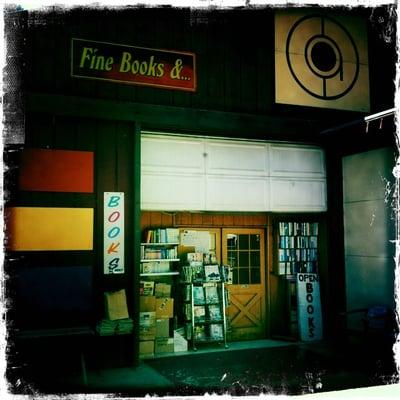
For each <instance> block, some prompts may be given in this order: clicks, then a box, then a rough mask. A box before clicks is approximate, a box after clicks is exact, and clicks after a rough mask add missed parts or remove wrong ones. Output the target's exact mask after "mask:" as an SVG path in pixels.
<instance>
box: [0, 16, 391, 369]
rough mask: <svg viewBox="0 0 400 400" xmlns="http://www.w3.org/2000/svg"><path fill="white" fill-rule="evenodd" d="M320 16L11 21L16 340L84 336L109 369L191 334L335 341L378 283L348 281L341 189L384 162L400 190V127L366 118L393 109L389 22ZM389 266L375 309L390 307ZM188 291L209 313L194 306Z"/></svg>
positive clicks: (11, 269)
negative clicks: (385, 37)
mask: <svg viewBox="0 0 400 400" xmlns="http://www.w3.org/2000/svg"><path fill="white" fill-rule="evenodd" d="M311 11H312V12H311ZM315 11H316V10H306V9H304V10H303V9H296V10H274V9H272V8H260V9H254V10H250V9H243V10H234V9H233V10H219V11H217V10H214V11H212V12H207V11H201V10H190V9H174V8H171V9H165V8H163V9H158V8H137V9H129V10H128V9H121V10H101V9H97V10H96V9H94V10H90V9H76V10H75V9H72V10H68V11H65V12H60V11H59V10H55V11H53V12H50V13H45V14H41V13H39V12H38V13H36V12H33V13H25V12H15V13H13V12H11V13H10V14H9V15H10V16H9V20H8V23H9V24H10V26H11V25H12V24H13V23H14V25H13V26H14V27H15V26H17V28H18V29H20V30H21V31H22V32H24V35H23V36H24V38H25V39H26V41H25V43H23V42H22V41H21V42H18V46H17V50H16V60H17V61H16V62H18V61H19V62H22V63H23V65H24V70H23V74H21V87H22V88H23V89H24V90H26V99H25V100H26V106H25V119H24V121H25V125H24V134H23V135H19V136H18V135H17V137H14V138H13V137H11V136H10V137H9V138H8V142H7V143H6V152H5V158H6V162H9V163H10V165H12V166H13V168H10V170H8V171H7V173H6V183H7V184H8V185H9V187H10V196H9V198H8V199H7V204H6V206H7V214H6V215H7V218H8V219H7V222H6V224H7V229H8V246H7V263H6V269H7V273H9V274H10V278H11V279H10V284H9V293H10V294H11V295H12V296H14V297H15V307H13V308H12V309H11V310H10V321H11V325H10V327H11V329H14V328H17V331H16V332H17V333H18V332H20V333H21V332H23V331H29V332H33V331H35V330H36V331H37V330H41V331H44V330H47V331H49V330H57V329H64V328H67V330H69V332H71V329H73V328H74V327H76V326H81V327H82V326H85V327H88V329H89V330H90V329H92V333H91V334H90V335H93V337H94V340H93V341H92V343H93V346H94V349H92V354H91V355H92V356H93V359H94V360H95V361H93V362H95V363H98V364H102V365H107V366H109V365H111V364H113V363H118V364H123V365H131V364H135V363H138V362H139V359H140V357H141V356H156V357H157V354H158V353H165V352H172V353H173V352H174V351H175V349H179V350H182V349H185V346H186V345H187V346H188V348H189V350H190V349H192V348H193V347H196V346H203V345H204V343H197V342H196V337H195V334H196V332H197V334H198V337H197V339H199V340H198V342H202V341H203V339H204V340H205V339H206V338H208V339H217V340H216V341H217V342H222V343H223V342H224V341H225V342H227V345H229V342H230V341H238V340H255V339H270V338H279V339H288V340H299V338H301V339H302V340H319V339H321V338H332V337H333V336H335V335H338V330H337V326H338V323H339V321H342V317H340V314H341V313H342V312H344V311H346V310H348V309H349V308H352V307H353V305H354V304H356V303H357V301H354V302H353V303H351V301H350V302H349V299H351V298H352V296H355V295H354V293H353V292H352V291H351V289H349V288H350V287H353V286H352V285H353V284H352V283H351V280H352V279H355V280H357V279H361V283H360V286H363V285H364V284H365V285H369V284H370V279H368V278H366V277H363V276H362V274H359V273H357V271H356V270H355V269H354V268H353V269H352V267H351V266H349V267H347V265H349V264H348V263H351V260H350V258H349V257H351V256H354V255H355V254H354V253H352V250H354V248H351V246H350V247H349V242H348V241H347V242H345V239H346V240H348V238H349V236H348V235H349V232H350V230H351V229H350V228H349V226H350V225H351V223H350V225H349V221H350V219H349V218H351V217H346V219H345V220H343V215H344V214H345V215H350V216H351V215H353V214H351V213H350V214H346V213H347V212H349V208H345V210H344V211H343V204H344V203H346V201H347V202H350V203H351V202H352V201H353V200H354V198H351V196H350V197H343V193H344V192H343V190H344V189H343V185H344V184H345V185H346V183H347V182H350V181H351V176H353V175H354V173H355V171H356V170H357V168H358V166H357V165H361V164H354V162H355V161H353V164H352V163H351V160H354V159H346V160H349V161H348V162H347V161H346V162H345V163H346V164H344V165H345V168H343V167H342V158H343V157H344V156H348V157H352V155H354V154H358V153H364V152H366V151H379V150H380V149H382V148H386V149H387V150H385V151H384V152H383V153H379V154H381V156H382V158H379V157H378V156H377V157H378V158H376V159H375V160H377V159H379V160H382V165H384V166H385V167H384V168H383V169H382V170H380V171H379V173H380V174H382V173H383V172H382V171H385V174H387V175H385V177H386V176H389V175H390V171H391V168H393V165H394V164H393V162H394V155H395V145H394V142H395V140H394V134H393V132H394V127H393V120H392V117H391V116H388V117H385V119H384V121H383V122H381V121H382V120H383V118H382V119H378V120H377V121H375V122H371V123H370V124H369V125H367V124H365V122H363V120H362V118H364V116H365V115H368V114H374V113H376V112H378V111H381V110H384V109H390V108H392V107H393V92H394V87H393V76H394V62H393V60H394V46H393V43H386V42H384V43H382V29H383V28H382V27H381V26H380V25H379V24H378V23H377V22H376V21H378V17H379V15H380V14H379V13H382V14H385V10H384V9H378V10H375V11H374V12H373V13H372V15H373V17H372V19H370V20H368V18H369V17H370V14H371V10H367V9H354V10H346V12H345V13H344V14H343V13H341V11H340V10H328V9H325V10H322V9H318V10H317V11H318V13H315ZM371 20H372V21H373V23H371ZM243 24H244V25H245V26H246V27H247V29H238V26H242V25H243ZM10 29H11V28H10ZM14 29H15V28H14ZM367 29H368V34H369V40H368V41H366V40H365V39H366V32H367ZM304 35H306V36H307V35H308V36H307V37H306V39H305V38H304ZM216 38H218V40H216ZM301 46H303V47H304V48H305V53H304V57H303V56H302V57H300V58H299V57H298V48H299V47H301ZM303 47H301V48H303ZM10 51H11V50H10ZM18 57H19V60H18ZM376 59H380V60H382V62H381V63H376V62H373V63H371V62H369V60H376ZM383 60H385V62H384V61H383ZM17 96H18V95H17ZM10 118H11V117H10ZM349 121H350V122H352V121H355V122H354V123H353V122H352V123H351V124H350V125H349V127H348V126H347V125H346V126H341V125H343V124H344V123H345V122H349ZM366 127H367V128H366ZM332 128H333V129H332ZM360 138H362V139H360ZM374 154H375V153H374ZM373 159H374V158H373ZM365 162H366V164H368V161H365ZM388 171H389V172H388ZM346 174H347V175H346ZM344 177H347V178H348V179H347V180H346V179H344ZM389 178H390V176H389ZM389 178H388V179H389ZM378 186H379V184H378V183H377V188H378ZM377 191H379V189H377ZM346 193H348V192H345V194H346ZM352 199H353V200H352ZM374 200H376V199H374ZM357 201H358V200H357ZM352 204H353V203H352ZM387 217H388V214H385V218H383V219H384V223H383V224H382V226H381V228H380V229H382V230H383V231H384V232H386V233H387V232H389V233H388V235H389V236H388V237H390V234H391V233H390V232H392V231H390V229H392V228H391V226H390V221H389V220H387ZM389 219H390V218H389ZM352 223H353V224H354V221H353V222H352ZM360 229H362V228H360ZM152 235H157V237H156V238H155V237H154V236H152ZM168 235H172V236H170V237H169V238H168ZM346 235H347V236H346ZM171 237H172V238H171ZM385 237H386V236H385ZM367 239H368V240H370V238H369V237H368V238H367ZM388 240H389V239H388ZM393 251H394V250H393V249H392V248H389V247H385V248H384V249H383V250H382V251H381V253H379V256H380V257H381V258H382V259H384V260H383V261H382V268H383V269H384V271H385V272H384V277H382V275H380V274H378V275H379V276H381V278H380V279H381V280H382V282H381V288H382V290H381V295H377V296H376V297H375V298H374V299H373V302H379V303H385V302H386V303H390V299H391V298H392V295H393V286H390V283H389V282H390V280H391V278H392V277H393V275H392V274H393V267H392V265H391V263H390V261H389V260H390V259H391V257H392V253H393ZM200 254H201V255H200ZM367 256H371V257H373V255H367ZM345 257H346V262H345ZM196 263H197V264H196ZM346 263H347V264H346ZM215 265H216V266H217V267H216V268H211V266H215ZM188 266H192V267H196V266H197V267H202V268H203V269H200V272H199V274H203V275H202V277H201V278H199V277H198V276H197V277H196V278H194V277H195V272H194V269H193V268H192V269H191V270H190V273H189V275H190V278H188V277H187V276H185V275H184V271H186V272H187V270H186V269H185V268H186V267H188ZM207 269H208V270H209V272H208V273H207V272H206V270H207ZM213 274H214V275H213ZM300 276H301V279H300V278H299V277H300ZM296 279H297V280H298V279H300V280H303V281H302V282H303V283H304V285H306V286H304V291H305V292H304V299H307V301H308V303H306V304H305V307H306V308H305V309H306V310H312V311H313V312H312V313H311V311H309V314H310V315H308V316H306V317H307V321H308V325H307V326H303V325H302V323H301V324H300V331H302V330H303V328H304V329H305V332H308V333H307V334H308V338H307V337H305V336H302V332H300V333H299V332H298V321H299V315H298V310H297V300H298V299H300V297H299V298H297V295H298V291H296ZM383 281H384V282H383ZM66 282H68V285H67V284H66ZM301 285H302V283H297V287H302V286H301ZM196 287H200V292H202V293H203V294H204V295H205V296H206V292H207V291H208V290H210V291H214V290H215V293H217V298H216V299H217V300H216V301H214V302H210V304H208V303H207V297H205V300H204V304H200V303H199V304H194V302H193V301H192V299H193V297H194V293H195V292H199V289H196ZM354 287H357V288H358V287H359V286H358V285H356V284H354ZM368 287H369V286H368ZM206 288H213V289H207V290H206ZM69 290H73V293H74V294H73V301H71V296H70V295H69V292H68V291H69ZM306 290H308V292H307V291H306ZM357 290H358V289H357ZM365 290H367V291H368V290H369V289H367V286H365ZM188 291H189V292H190V293H191V295H189V296H186V295H185V293H186V294H187V293H188ZM226 293H228V294H226ZM318 298H319V299H320V301H318V300H319V299H318ZM363 299H364V300H365V304H364V305H359V306H360V307H361V306H369V303H370V302H371V299H369V298H368V296H367V295H365V296H364V298H363ZM121 301H122V308H121ZM313 301H316V303H315V304H314V303H313ZM211 303H212V304H211ZM367 303H368V304H367ZM125 305H126V307H124V306H125ZM211 305H213V306H215V305H217V308H218V309H219V312H220V315H219V317H217V318H216V320H212V319H211V320H210V319H209V318H211V317H210V313H211V312H212V307H211ZM386 305H388V306H393V304H391V303H390V304H386ZM112 306H116V307H117V309H115V308H112ZM196 306H201V307H198V308H196V310H195V307H196ZM188 308H190V310H189V311H187V310H188ZM214 308H215V307H214ZM185 310H186V311H185ZM221 310H222V313H221ZM314 311H315V314H314ZM114 313H115V314H114ZM195 313H198V314H196V315H197V317H198V320H197V322H199V321H200V322H202V318H204V321H203V322H204V324H202V323H198V324H197V325H196V321H195V318H194V317H195ZM311 314H312V315H311ZM206 319H207V321H206V322H207V324H206V322H205V320H206ZM122 320H123V321H125V322H124V323H121V322H118V321H122ZM110 321H111V322H110ZM116 321H117V322H116ZM310 321H311V322H310ZM220 322H221V323H222V327H221V325H219V323H220ZM125 323H126V325H124V324H125ZM341 323H342V322H341ZM199 325H202V326H203V328H199ZM211 325H215V326H213V327H211ZM132 326H133V328H132ZM204 326H207V327H206V328H204ZM96 327H97V330H96ZM212 331H213V332H214V334H212V333H211V332H212ZM85 332H86V331H85ZM85 332H81V333H82V336H85ZM110 332H111V333H110ZM188 332H189V333H188ZM121 333H123V334H121ZM342 333H343V332H341V334H342ZM299 335H300V336H299ZM16 336H18V335H16ZM28 336H29V335H28ZM25 338H26V337H25ZM193 338H194V339H193ZM178 341H179V343H178ZM18 343H19V342H18V340H16V341H15V345H16V346H18V345H19V344H18ZM206 345H207V344H206ZM209 345H211V344H209ZM174 346H175V347H174ZM96 348H97V349H99V348H101V349H102V351H101V354H99V353H100V352H99V351H96ZM177 351H178V350H177Z"/></svg>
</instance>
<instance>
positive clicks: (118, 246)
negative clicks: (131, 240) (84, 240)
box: [104, 192, 125, 274]
mask: <svg viewBox="0 0 400 400" xmlns="http://www.w3.org/2000/svg"><path fill="white" fill-rule="evenodd" d="M124 211H125V209H124V193H122V192H105V193H104V274H123V273H124V272H125V264H124V241H125V231H124V219H125V213H124Z"/></svg>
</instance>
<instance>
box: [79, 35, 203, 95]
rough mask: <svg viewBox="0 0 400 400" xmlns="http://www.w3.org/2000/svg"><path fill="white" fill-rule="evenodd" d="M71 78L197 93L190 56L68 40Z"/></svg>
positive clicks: (194, 72)
mask: <svg viewBox="0 0 400 400" xmlns="http://www.w3.org/2000/svg"><path fill="white" fill-rule="evenodd" d="M71 76H72V77H74V78H87V79H98V80H103V81H112V82H118V83H126V84H134V85H144V86H156V87H159V88H166V89H179V90H186V91H192V92H194V91H196V59H195V55H194V54H193V53H189V52H183V51H170V50H159V49H150V48H146V47H137V46H127V45H122V44H116V43H107V42H97V41H93V40H84V39H75V38H74V39H71Z"/></svg>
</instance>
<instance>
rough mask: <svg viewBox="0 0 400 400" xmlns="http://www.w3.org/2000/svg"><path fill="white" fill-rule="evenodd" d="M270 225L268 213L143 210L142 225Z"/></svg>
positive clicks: (153, 226)
mask: <svg viewBox="0 0 400 400" xmlns="http://www.w3.org/2000/svg"><path fill="white" fill-rule="evenodd" d="M267 225H269V217H268V214H229V213H226V214H225V213H190V212H177V213H168V212H160V211H142V213H141V227H142V230H143V229H148V228H163V227H171V226H176V227H185V226H188V227H189V226H192V227H202V226H204V227H216V228H221V227H260V226H261V227H265V226H267Z"/></svg>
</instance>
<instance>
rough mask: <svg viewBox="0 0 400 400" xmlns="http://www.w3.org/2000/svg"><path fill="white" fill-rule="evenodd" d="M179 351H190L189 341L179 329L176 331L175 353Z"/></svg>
mask: <svg viewBox="0 0 400 400" xmlns="http://www.w3.org/2000/svg"><path fill="white" fill-rule="evenodd" d="M183 331H184V329H183ZM179 351H188V341H187V340H186V339H185V338H184V337H183V335H182V334H181V331H180V330H179V329H177V330H175V331H174V352H179Z"/></svg>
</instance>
